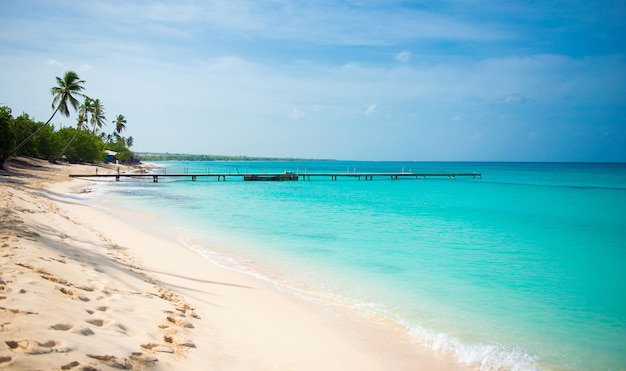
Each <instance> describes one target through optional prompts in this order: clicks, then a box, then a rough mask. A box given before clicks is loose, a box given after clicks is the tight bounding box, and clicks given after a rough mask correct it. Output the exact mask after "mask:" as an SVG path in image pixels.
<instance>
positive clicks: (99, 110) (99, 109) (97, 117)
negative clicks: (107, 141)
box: [91, 98, 107, 135]
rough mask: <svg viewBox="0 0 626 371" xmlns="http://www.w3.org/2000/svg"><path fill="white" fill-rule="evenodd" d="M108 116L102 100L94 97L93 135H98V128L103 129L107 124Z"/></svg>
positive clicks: (92, 113)
mask: <svg viewBox="0 0 626 371" xmlns="http://www.w3.org/2000/svg"><path fill="white" fill-rule="evenodd" d="M106 121H107V118H106V116H105V112H104V105H103V104H102V102H100V99H97V98H96V99H94V100H92V101H91V125H92V126H93V132H92V134H93V135H96V128H98V130H99V129H102V127H103V126H104V125H106Z"/></svg>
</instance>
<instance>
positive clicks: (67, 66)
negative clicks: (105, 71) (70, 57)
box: [46, 59, 93, 72]
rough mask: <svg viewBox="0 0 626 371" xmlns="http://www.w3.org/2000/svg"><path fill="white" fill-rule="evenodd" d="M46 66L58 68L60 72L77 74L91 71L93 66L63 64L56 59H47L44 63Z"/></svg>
mask: <svg viewBox="0 0 626 371" xmlns="http://www.w3.org/2000/svg"><path fill="white" fill-rule="evenodd" d="M46 64H47V65H49V66H52V67H59V69H62V70H75V71H77V72H85V71H91V70H93V66H91V65H89V64H87V63H78V64H73V63H70V64H66V63H63V62H60V61H58V60H56V59H48V60H47V61H46Z"/></svg>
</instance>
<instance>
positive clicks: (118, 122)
mask: <svg viewBox="0 0 626 371" xmlns="http://www.w3.org/2000/svg"><path fill="white" fill-rule="evenodd" d="M125 129H126V117H124V115H117V118H116V119H115V132H116V133H118V134H122V131H123V130H125Z"/></svg>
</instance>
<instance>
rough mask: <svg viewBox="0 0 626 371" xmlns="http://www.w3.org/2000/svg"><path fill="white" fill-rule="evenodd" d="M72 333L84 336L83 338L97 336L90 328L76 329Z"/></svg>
mask: <svg viewBox="0 0 626 371" xmlns="http://www.w3.org/2000/svg"><path fill="white" fill-rule="evenodd" d="M72 332H73V333H75V334H79V335H83V336H91V335H93V334H95V332H93V330H92V329H90V328H89V327H80V328H77V329H75V330H74V331H72Z"/></svg>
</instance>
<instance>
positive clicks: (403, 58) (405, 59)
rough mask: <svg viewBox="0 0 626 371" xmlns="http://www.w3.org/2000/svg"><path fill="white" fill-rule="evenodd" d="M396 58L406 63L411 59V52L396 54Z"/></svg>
mask: <svg viewBox="0 0 626 371" xmlns="http://www.w3.org/2000/svg"><path fill="white" fill-rule="evenodd" d="M396 60H397V61H398V62H402V63H406V62H408V61H410V60H411V52H409V51H404V52H400V53H398V54H396Z"/></svg>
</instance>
